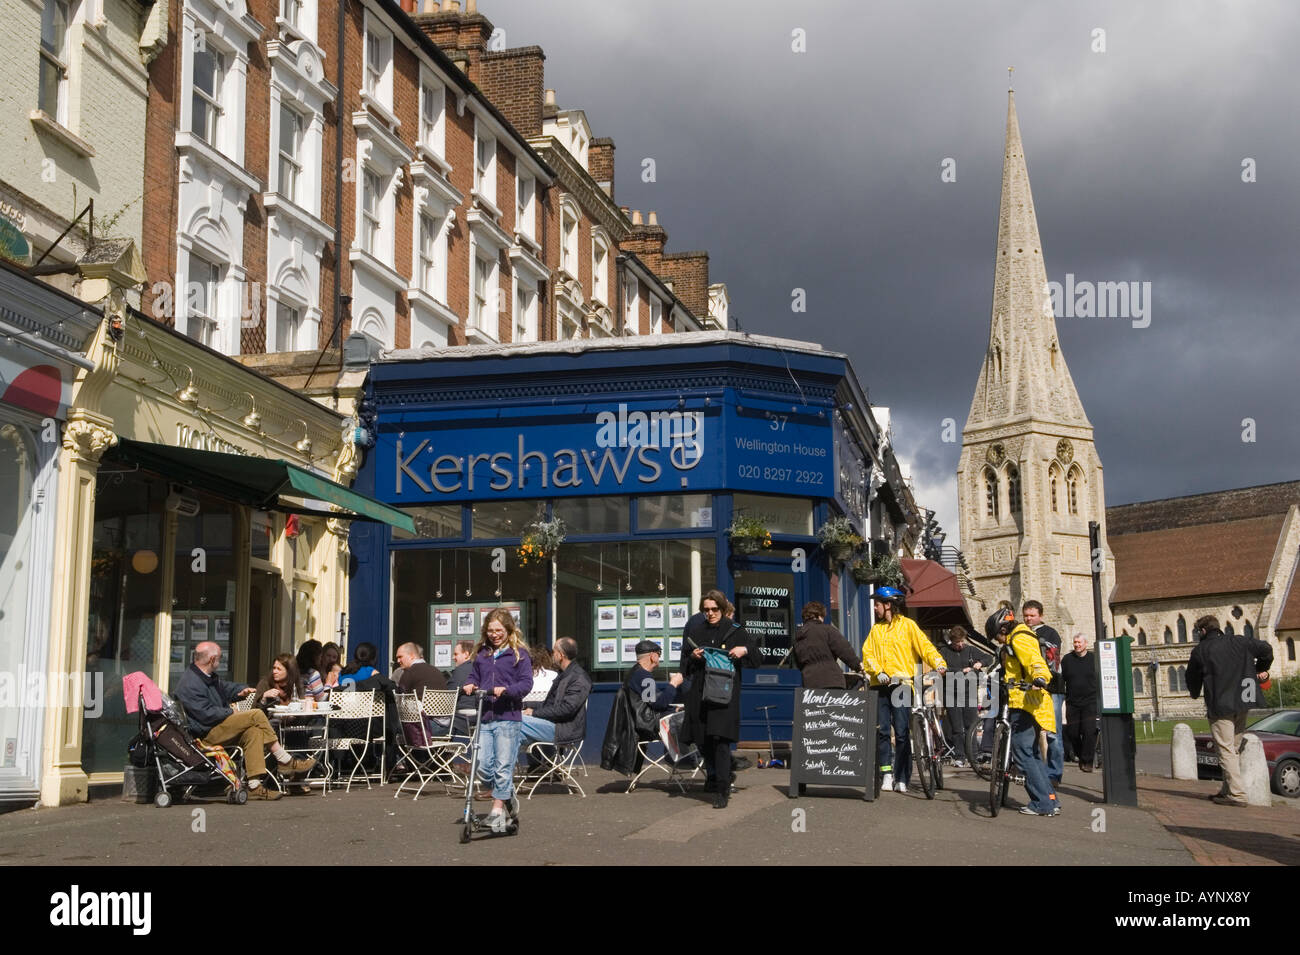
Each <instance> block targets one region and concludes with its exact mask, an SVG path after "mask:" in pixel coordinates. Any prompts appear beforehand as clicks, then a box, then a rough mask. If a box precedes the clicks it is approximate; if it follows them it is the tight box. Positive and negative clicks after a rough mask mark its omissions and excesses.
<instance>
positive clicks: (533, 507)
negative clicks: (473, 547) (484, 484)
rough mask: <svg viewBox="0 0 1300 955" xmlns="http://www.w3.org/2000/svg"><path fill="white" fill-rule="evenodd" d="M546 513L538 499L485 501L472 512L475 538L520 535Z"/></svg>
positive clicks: (483, 538) (486, 538) (490, 538)
mask: <svg viewBox="0 0 1300 955" xmlns="http://www.w3.org/2000/svg"><path fill="white" fill-rule="evenodd" d="M544 515H545V508H544V507H543V506H542V505H541V504H540V502H538V501H483V502H481V503H479V504H475V505H474V507H473V512H472V516H471V519H472V526H473V536H474V539H475V540H494V539H496V538H502V537H504V538H510V537H519V536H521V535H522V534H523V529H524V527H525V526H526V525H528V524H530V523H532V522H533V521H534V520H537V519H538V518H539V517H542V516H544Z"/></svg>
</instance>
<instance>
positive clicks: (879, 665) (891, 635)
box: [862, 616, 1046, 686]
mask: <svg viewBox="0 0 1300 955" xmlns="http://www.w3.org/2000/svg"><path fill="white" fill-rule="evenodd" d="M922 662H924V663H926V664H928V665H929V667H930V669H931V670H939V669H942V668H944V667H946V666H947V664H946V663H944V661H943V657H941V656H939V651H938V650H936V649H935V648H934V644H933V643H931V642H930V640H929V638H928V637H926V635H925V634H924V633H922V632H921V628H920V627H918V626H917V625H916V623H915V621H912V620H909V619H908V618H907V617H899V616H895V617H894V619H892V620H891V621H889V623H878V624H876V625H875V626H874V627H872V628H871V632H870V633H868V634H867V640H866V643H864V644H862V667H863V669H864V670H865V671H866V673H867V676H868V677H869V678H871V679H872V680H874V679H875V677H876V674H878V673H888V674H889V675H890V676H891V677H899V678H901V679H902V680H903V682H905V683H907V685H908V686H911V684H912V677H913V675H914V673H915V670H916V665H917V664H918V663H922ZM1044 669H1046V665H1044Z"/></svg>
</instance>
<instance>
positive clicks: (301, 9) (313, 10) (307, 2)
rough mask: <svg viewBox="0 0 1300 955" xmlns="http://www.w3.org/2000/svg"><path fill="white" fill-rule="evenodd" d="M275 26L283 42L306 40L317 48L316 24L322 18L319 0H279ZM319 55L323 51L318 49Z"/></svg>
mask: <svg viewBox="0 0 1300 955" xmlns="http://www.w3.org/2000/svg"><path fill="white" fill-rule="evenodd" d="M278 6H279V13H278V14H277V15H276V18H275V25H276V27H277V28H278V29H279V31H280V38H281V39H282V40H306V41H307V42H308V43H310V44H312V46H316V41H317V33H316V22H317V20H318V18H319V16H320V11H319V8H318V4H317V0H279V3H278ZM316 51H317V53H321V55H323V53H322V51H321V50H320V48H319V47H317V48H316Z"/></svg>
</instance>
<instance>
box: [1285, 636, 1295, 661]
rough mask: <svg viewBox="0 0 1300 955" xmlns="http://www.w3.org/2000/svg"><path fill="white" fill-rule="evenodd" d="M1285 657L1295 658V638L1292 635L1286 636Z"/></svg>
mask: <svg viewBox="0 0 1300 955" xmlns="http://www.w3.org/2000/svg"><path fill="white" fill-rule="evenodd" d="M1286 658H1287V659H1288V660H1294V659H1295V638H1294V637H1287V638H1286Z"/></svg>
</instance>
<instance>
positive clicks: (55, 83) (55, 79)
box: [36, 57, 63, 120]
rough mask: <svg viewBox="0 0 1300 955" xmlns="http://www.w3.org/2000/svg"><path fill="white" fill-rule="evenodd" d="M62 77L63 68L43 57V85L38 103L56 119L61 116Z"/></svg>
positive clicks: (40, 107)
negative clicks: (60, 94) (60, 92)
mask: <svg viewBox="0 0 1300 955" xmlns="http://www.w3.org/2000/svg"><path fill="white" fill-rule="evenodd" d="M62 79H63V68H62V67H60V66H59V65H58V64H57V63H55V62H53V61H52V60H49V59H46V58H45V57H41V78H40V84H41V85H40V91H39V93H38V94H37V100H36V105H37V107H38V108H39V109H42V110H44V111H45V112H46V113H48V114H49V115H50V116H52V117H54V118H55V119H56V120H57V119H58V118H59V83H60V81H61V80H62Z"/></svg>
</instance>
